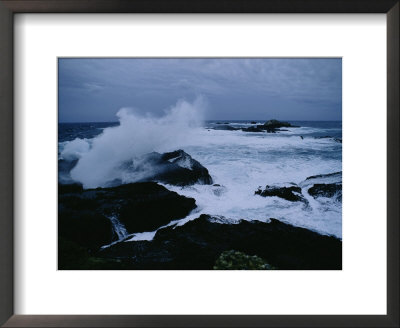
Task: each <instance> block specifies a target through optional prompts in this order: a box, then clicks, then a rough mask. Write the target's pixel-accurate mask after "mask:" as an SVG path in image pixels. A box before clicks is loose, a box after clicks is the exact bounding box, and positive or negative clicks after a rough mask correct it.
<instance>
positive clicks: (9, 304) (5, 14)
mask: <svg viewBox="0 0 400 328" xmlns="http://www.w3.org/2000/svg"><path fill="white" fill-rule="evenodd" d="M399 10H400V4H399V1H396V0H383V1H379V0H373V1H372V0H367V1H361V0H350V1H338V0H322V1H321V0H320V1H318V0H311V1H307V2H304V1H301V0H284V1H254V0H253V1H246V2H242V1H240V0H232V1H229V2H223V1H220V2H215V1H214V2H212V1H209V0H207V1H201V2H200V1H192V2H190V3H188V2H184V1H180V0H173V1H168V2H166V1H163V0H148V1H136V0H131V1H130V0H125V1H124V0H118V1H116V0H92V1H84V2H83V1H65V0H60V1H51V0H42V1H40V0H39V1H29V0H28V1H19V0H3V1H0V49H1V51H0V69H1V74H0V76H1V81H0V108H1V111H0V152H1V156H0V213H1V219H0V268H1V269H0V291H1V293H0V323H1V324H4V326H5V327H53V326H57V327H60V326H64V327H89V326H90V327H94V326H95V327H110V326H115V327H150V326H152V327H154V326H156V327H163V326H176V327H199V326H206V327H220V326H232V327H241V326H246V327H255V326H257V327H300V326H309V327H327V326H329V327H336V326H338V327H346V326H347V327H368V326H371V327H398V326H399V311H398V308H399V285H398V283H399V281H398V276H399V271H398V270H399V222H398V221H399V205H398V199H399V147H400V144H399V94H398V90H399ZM16 13H386V15H387V156H388V157H387V163H388V164H387V195H388V196H387V315H380V316H378V315H368V316H357V315H350V316H349V315H347V316H342V315H337V316H336V315H327V316H322V315H318V316H312V315H293V316H282V315H268V316H263V315H257V316H242V315H240V316H223V315H217V316H215V315H214V316H203V315H195V316H188V315H182V316H172V315H158V316H147V315H146V316H145V315H132V316H127V315H122V316H121V315H118V316H107V315H105V316H98V315H95V316H86V315H84V316H83V315H60V316H54V315H51V316H50V315H33V316H32V315H14V305H13V304H14V296H13V292H14V282H13V281H14V270H13V249H14V245H13V242H14V241H13V202H14V195H13V190H14V188H13V184H14V179H13V174H14V173H13V172H14V169H13V167H14V161H13V155H14V146H13V139H14V137H13V133H14V132H13V131H14V128H13V125H14V120H13V15H14V14H16Z"/></svg>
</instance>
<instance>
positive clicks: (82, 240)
mask: <svg viewBox="0 0 400 328" xmlns="http://www.w3.org/2000/svg"><path fill="white" fill-rule="evenodd" d="M252 123H253V122H252ZM267 123H268V124H267ZM254 124H255V122H254ZM288 125H289V126H290V124H289V123H286V122H279V121H275V120H271V121H268V122H266V123H265V124H264V125H262V126H263V128H262V129H261V128H259V126H254V128H255V129H260V130H262V131H266V132H276V131H278V130H279V129H280V128H282V127H289V126H288ZM221 126H223V125H221ZM290 127H292V126H290ZM248 129H250V128H248ZM59 165H60V167H59V169H62V170H64V172H63V174H65V176H67V175H68V174H69V171H68V170H71V169H72V168H73V165H75V163H74V164H71V163H67V162H65V161H63V160H61V162H60V161H59ZM123 165H124V169H125V171H126V172H131V173H132V174H135V176H136V175H139V176H140V177H141V178H140V179H138V181H137V182H134V183H127V184H123V182H122V181H116V180H114V181H110V182H109V183H108V184H107V186H105V187H103V188H96V189H84V188H83V186H82V185H80V184H76V183H70V184H63V183H59V186H58V237H59V238H58V267H59V269H61V270H63V269H64V270H79V269H90V270H108V269H110V270H116V269H120V270H125V269H126V270H133V269H135V270H153V269H154V270H211V269H217V270H225V269H265V270H272V269H278V270H341V268H342V241H341V240H340V239H339V238H336V237H334V236H327V235H322V234H320V233H318V232H315V231H311V230H308V229H305V228H301V227H296V226H293V225H291V224H288V223H285V222H283V221H280V220H277V219H274V218H269V219H268V220H267V221H266V222H261V221H246V220H240V221H233V220H231V219H230V218H229V217H228V218H225V217H221V216H216V215H208V214H202V215H200V214H199V216H198V217H197V218H196V219H193V220H191V221H189V222H187V223H185V224H183V225H179V223H176V222H175V221H177V220H179V219H182V218H185V217H187V216H188V215H189V214H193V213H194V212H193V211H194V210H195V209H196V208H197V205H196V200H195V199H194V198H190V197H185V196H182V195H179V194H178V193H177V192H173V191H170V190H168V189H167V188H166V187H164V186H162V185H160V184H159V183H165V184H169V185H175V186H180V187H185V186H191V185H194V184H205V185H212V184H213V179H212V177H211V176H210V174H209V172H208V170H207V168H205V167H204V166H202V165H201V164H200V163H199V162H198V161H196V160H195V159H193V158H192V157H191V156H190V155H189V154H187V153H186V152H184V151H183V150H181V149H180V150H176V151H173V152H169V153H164V154H159V153H155V152H153V153H149V154H146V155H144V156H142V157H140V158H136V159H133V160H132V161H129V162H126V163H124V164H123ZM148 167H151V170H148ZM140 174H141V175H140ZM65 181H67V182H68V179H65V180H61V181H60V182H64V183H65ZM212 188H213V192H214V193H218V192H222V191H221V190H223V188H224V186H221V185H219V184H214V185H213V186H212ZM341 192H342V177H341V172H335V173H331V174H325V175H315V176H310V177H307V178H306V179H305V180H304V181H302V182H301V183H299V184H295V183H287V184H282V185H267V186H265V187H259V188H258V189H256V190H255V192H254V197H278V198H281V199H283V200H285V201H287V202H303V203H304V204H305V205H304V206H307V204H308V200H307V198H308V199H309V200H310V201H312V198H314V199H318V198H320V197H325V198H326V199H330V200H333V201H338V202H341V200H342V198H341V197H342V193H341ZM325 198H324V199H325ZM267 214H268V213H266V215H267ZM266 217H268V216H266ZM149 231H154V238H153V239H152V240H134V239H133V238H132V236H134V234H137V233H142V232H149Z"/></svg>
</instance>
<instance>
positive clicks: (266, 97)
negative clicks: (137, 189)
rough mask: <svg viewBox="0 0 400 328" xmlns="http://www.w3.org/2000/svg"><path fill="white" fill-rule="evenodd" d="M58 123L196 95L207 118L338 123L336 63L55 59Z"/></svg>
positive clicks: (154, 108)
mask: <svg viewBox="0 0 400 328" xmlns="http://www.w3.org/2000/svg"><path fill="white" fill-rule="evenodd" d="M58 78H59V95H58V97H59V99H58V100H59V121H60V122H101V121H103V122H106V121H116V120H117V118H116V116H115V114H116V113H117V111H118V110H119V109H120V108H122V107H133V108H137V109H139V110H140V111H143V113H145V112H150V113H153V114H154V115H162V114H163V113H164V110H165V109H166V108H169V107H171V106H173V105H174V104H175V103H176V102H177V101H178V100H179V99H186V100H188V101H193V100H194V99H196V97H198V96H202V97H203V98H205V99H206V102H207V104H208V109H207V112H206V113H207V114H206V119H209V120H214V119H215V120H223V119H231V120H234V119H237V120H241V119H249V120H252V119H260V120H267V119H271V118H276V119H280V120H341V119H342V61H341V59H289V58H288V59H251V58H248V59H207V58H203V59H134V58H132V59H131V58H129V59H103V58H97V59H86V58H85V59H78V58H77V59H72V58H61V59H59V76H58Z"/></svg>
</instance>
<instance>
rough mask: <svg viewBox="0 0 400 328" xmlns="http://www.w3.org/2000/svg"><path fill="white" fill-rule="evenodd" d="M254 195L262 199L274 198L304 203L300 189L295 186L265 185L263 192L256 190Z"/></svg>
mask: <svg viewBox="0 0 400 328" xmlns="http://www.w3.org/2000/svg"><path fill="white" fill-rule="evenodd" d="M255 194H256V195H260V196H263V197H272V196H276V197H280V198H283V199H286V200H288V201H291V202H297V201H304V197H303V196H302V194H301V188H300V187H298V186H296V185H292V186H288V187H279V186H268V185H267V186H266V187H265V189H264V190H262V189H261V188H259V189H258V190H256V191H255Z"/></svg>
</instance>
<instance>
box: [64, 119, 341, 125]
mask: <svg viewBox="0 0 400 328" xmlns="http://www.w3.org/2000/svg"><path fill="white" fill-rule="evenodd" d="M269 120H274V119H261V120H260V119H249V120H246V119H239V120H232V119H215V120H204V121H205V122H207V121H224V122H229V121H265V122H267V121H269ZM277 121H281V122H282V121H288V122H343V120H277ZM58 123H59V124H60V123H61V124H74V123H119V121H65V122H60V121H59V122H58Z"/></svg>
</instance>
